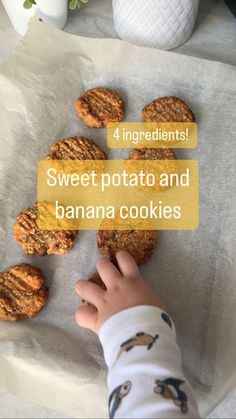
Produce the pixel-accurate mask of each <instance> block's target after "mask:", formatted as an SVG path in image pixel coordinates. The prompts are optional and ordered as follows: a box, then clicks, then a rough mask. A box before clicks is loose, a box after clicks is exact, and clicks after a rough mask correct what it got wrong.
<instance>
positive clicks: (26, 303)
mask: <svg viewBox="0 0 236 419" xmlns="http://www.w3.org/2000/svg"><path fill="white" fill-rule="evenodd" d="M47 299H48V289H47V288H46V287H45V285H44V276H43V274H42V272H41V270H40V269H39V268H35V267H34V266H31V265H28V264H26V263H22V264H21V265H15V266H12V267H10V268H9V269H8V270H7V271H5V272H1V273H0V320H9V321H18V320H25V319H28V318H30V317H33V316H35V314H37V313H38V311H39V310H41V308H42V307H43V306H44V304H45V303H46V302H47Z"/></svg>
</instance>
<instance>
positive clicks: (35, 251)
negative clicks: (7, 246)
mask: <svg viewBox="0 0 236 419" xmlns="http://www.w3.org/2000/svg"><path fill="white" fill-rule="evenodd" d="M37 212H38V211H37V207H35V208H27V209H25V210H24V211H22V212H21V213H20V214H19V215H18V217H17V219H16V222H15V224H14V227H13V233H14V237H15V239H16V240H17V242H18V243H19V244H20V246H21V248H22V249H23V251H24V252H25V253H26V255H33V256H43V255H46V254H48V255H64V254H65V253H67V252H68V251H69V250H71V249H72V247H73V245H74V242H75V238H76V236H77V234H78V231H77V230H61V231H59V230H58V231H53V230H40V229H39V228H38V226H37Z"/></svg>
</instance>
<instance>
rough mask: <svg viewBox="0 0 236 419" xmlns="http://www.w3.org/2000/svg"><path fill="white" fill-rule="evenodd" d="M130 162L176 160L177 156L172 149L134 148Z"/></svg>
mask: <svg viewBox="0 0 236 419" xmlns="http://www.w3.org/2000/svg"><path fill="white" fill-rule="evenodd" d="M128 159H129V160H176V155H175V153H174V152H173V150H171V149H170V148H134V149H133V150H132V151H131V153H130V155H129V158H128Z"/></svg>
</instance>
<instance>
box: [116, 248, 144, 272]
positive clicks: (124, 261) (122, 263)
mask: <svg viewBox="0 0 236 419" xmlns="http://www.w3.org/2000/svg"><path fill="white" fill-rule="evenodd" d="M116 260H117V262H118V265H119V268H120V271H121V272H122V274H123V275H124V276H128V277H132V278H137V277H140V272H139V268H138V266H137V263H136V262H135V260H134V258H133V257H132V256H131V255H130V254H129V253H127V252H125V251H123V250H120V251H119V252H117V254H116Z"/></svg>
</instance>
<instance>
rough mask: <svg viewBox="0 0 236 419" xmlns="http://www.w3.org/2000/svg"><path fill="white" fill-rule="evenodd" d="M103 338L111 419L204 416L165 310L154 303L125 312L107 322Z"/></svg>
mask: <svg viewBox="0 0 236 419" xmlns="http://www.w3.org/2000/svg"><path fill="white" fill-rule="evenodd" d="M99 337H100V340H101V343H102V345H103V350H104V356H105V360H106V363H107V366H108V389H109V394H110V395H109V401H108V404H109V416H110V418H111V419H113V418H115V419H116V418H136V419H137V418H142V419H144V418H168V419H170V418H186V419H187V418H188V419H189V418H194V419H196V418H199V417H200V416H199V413H198V408H197V404H196V402H195V399H194V395H193V391H192V389H191V387H190V385H189V383H188V382H187V380H186V378H185V377H184V374H183V371H182V367H181V354H180V350H179V347H178V345H177V343H176V334H175V327H174V323H173V321H172V320H171V318H170V317H169V315H168V314H167V313H165V312H163V311H162V310H160V309H158V308H156V307H151V306H138V307H133V308H130V309H127V310H124V311H121V312H120V313H117V314H115V315H114V316H112V317H111V318H110V319H108V320H107V321H106V322H105V323H104V324H103V326H102V327H101V329H100V333H99Z"/></svg>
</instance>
